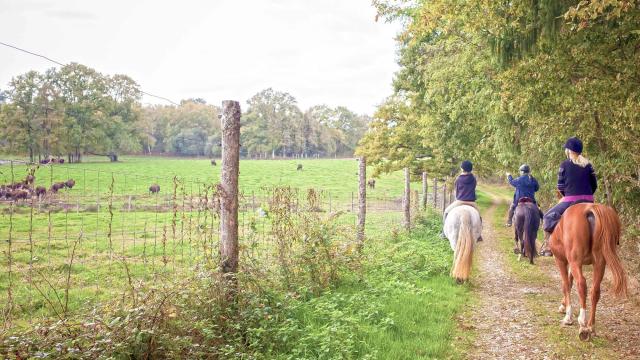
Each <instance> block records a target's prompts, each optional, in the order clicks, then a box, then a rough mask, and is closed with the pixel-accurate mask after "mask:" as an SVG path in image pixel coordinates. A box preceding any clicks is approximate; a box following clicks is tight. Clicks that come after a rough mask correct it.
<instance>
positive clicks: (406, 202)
mask: <svg viewBox="0 0 640 360" xmlns="http://www.w3.org/2000/svg"><path fill="white" fill-rule="evenodd" d="M402 208H403V210H404V228H405V229H406V230H410V229H411V181H410V174H409V168H408V167H406V168H404V199H403V201H402Z"/></svg>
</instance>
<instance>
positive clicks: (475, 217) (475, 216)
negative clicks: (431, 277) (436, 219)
mask: <svg viewBox="0 0 640 360" xmlns="http://www.w3.org/2000/svg"><path fill="white" fill-rule="evenodd" d="M444 234H445V236H446V237H447V239H449V243H450V244H451V249H452V250H453V267H452V268H451V276H452V277H454V278H455V279H456V281H458V282H464V281H466V280H467V279H468V278H469V273H470V272H471V262H472V259H473V248H474V245H475V242H476V240H477V239H478V238H480V236H481V234H482V220H481V219H480V213H479V212H478V210H476V209H475V208H473V207H472V206H469V205H461V206H458V207H455V208H453V209H451V211H449V213H448V214H447V218H446V219H445V221H444Z"/></svg>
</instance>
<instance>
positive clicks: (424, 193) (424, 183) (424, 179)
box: [422, 171, 427, 210]
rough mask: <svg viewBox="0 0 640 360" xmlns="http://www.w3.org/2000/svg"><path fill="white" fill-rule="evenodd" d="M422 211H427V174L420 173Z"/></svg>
mask: <svg viewBox="0 0 640 360" xmlns="http://www.w3.org/2000/svg"><path fill="white" fill-rule="evenodd" d="M422 209H424V210H427V172H426V171H423V172H422Z"/></svg>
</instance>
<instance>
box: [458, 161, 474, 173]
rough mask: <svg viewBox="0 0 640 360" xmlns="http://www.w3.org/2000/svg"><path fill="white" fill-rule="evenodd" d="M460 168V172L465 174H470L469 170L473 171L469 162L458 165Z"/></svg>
mask: <svg viewBox="0 0 640 360" xmlns="http://www.w3.org/2000/svg"><path fill="white" fill-rule="evenodd" d="M460 168H462V170H464V171H466V172H470V171H471V170H473V164H472V163H471V161H469V160H465V161H463V162H462V164H461V165H460Z"/></svg>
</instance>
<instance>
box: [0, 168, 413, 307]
mask: <svg viewBox="0 0 640 360" xmlns="http://www.w3.org/2000/svg"><path fill="white" fill-rule="evenodd" d="M0 158H2V157H1V156H0ZM86 160H87V162H86V163H81V164H64V165H61V164H59V165H52V166H43V167H40V168H38V169H37V170H36V173H35V175H36V184H35V185H42V186H46V187H49V186H50V185H51V183H53V182H58V181H65V180H66V179H69V178H73V179H75V180H76V185H75V187H74V188H73V189H71V190H63V191H61V192H60V193H58V194H56V195H53V196H51V195H49V196H48V197H47V198H45V199H32V200H28V201H26V202H19V203H17V204H11V203H10V202H7V201H4V202H0V238H2V239H6V240H9V239H11V241H10V242H9V241H4V242H3V244H2V251H3V257H2V262H1V264H2V270H3V271H2V272H0V301H2V302H3V303H5V302H6V301H7V299H8V296H9V289H11V296H12V299H13V302H14V303H15V304H17V305H18V306H16V307H15V308H14V309H13V311H14V312H15V315H16V316H15V317H16V318H18V319H21V318H23V317H24V318H25V319H26V318H28V319H32V318H39V317H47V316H51V315H52V314H53V311H52V308H56V309H57V311H58V312H60V311H62V308H63V303H65V302H66V298H67V297H68V304H67V305H66V306H65V307H68V310H69V311H70V312H74V311H75V312H82V311H85V310H87V309H88V308H89V307H90V306H92V304H95V303H96V302H99V301H101V300H108V299H111V298H113V297H117V296H121V297H124V296H125V295H126V292H127V291H128V288H129V287H130V286H131V284H130V283H129V279H133V281H134V282H138V281H147V282H148V281H162V279H169V278H179V277H180V276H182V275H183V274H185V273H189V272H192V271H193V269H194V266H197V265H198V264H199V263H200V262H201V261H202V260H203V259H206V258H207V257H209V258H214V257H216V254H217V247H218V243H217V241H218V234H217V229H218V226H219V223H218V218H217V215H216V214H215V209H213V203H212V196H211V194H212V189H211V188H207V187H206V185H205V184H206V183H210V184H212V183H215V182H217V179H218V178H219V171H220V167H219V166H218V167H212V166H211V164H210V162H209V160H203V159H176V158H148V157H122V158H121V160H122V161H121V162H118V163H110V162H106V161H100V160H103V158H93V157H90V158H87V159H86ZM298 163H301V164H303V170H302V171H297V170H296V167H297V164H298ZM240 164H241V170H240V171H241V176H240V188H241V190H242V191H243V192H244V195H245V196H244V197H242V198H241V208H240V214H239V221H240V237H241V240H240V242H241V257H244V256H247V254H248V253H249V252H251V253H252V256H253V255H255V254H258V256H259V257H261V258H262V259H263V260H265V259H266V260H268V259H269V258H270V257H275V255H274V254H273V251H274V248H273V245H272V244H273V239H272V236H271V234H270V233H271V222H270V219H269V216H268V215H267V216H261V214H259V213H258V211H257V210H256V209H257V208H262V209H264V210H266V211H268V209H269V201H270V196H271V195H270V194H271V190H270V188H272V187H275V186H291V187H295V188H298V189H299V190H300V191H299V193H298V194H297V195H295V196H296V199H295V202H296V206H298V203H299V204H300V206H301V207H303V206H304V202H305V191H306V189H308V188H314V189H318V190H320V191H321V195H320V199H321V204H320V209H319V210H320V211H322V212H323V213H326V214H329V213H336V212H341V213H342V215H341V216H339V217H338V218H337V220H336V221H337V222H339V223H340V224H343V225H346V226H353V225H354V224H355V220H356V216H355V214H354V213H353V212H352V211H351V210H352V209H354V210H355V209H357V204H355V208H354V207H352V196H353V197H354V198H357V175H356V172H357V166H358V163H357V161H355V160H354V159H346V160H345V159H340V160H277V161H252V160H248V161H244V160H243V161H241V163H240ZM27 171H28V168H27V167H26V166H24V165H15V166H13V167H11V166H9V165H6V164H5V165H2V166H0V183H5V184H6V183H10V182H11V180H12V179H13V180H14V181H18V180H20V179H22V178H23V177H24V176H25V175H26V174H27ZM174 176H175V177H178V178H179V179H178V180H174ZM151 183H158V184H160V186H161V192H160V194H159V195H153V194H149V193H148V192H147V188H148V186H149V184H151ZM403 186H404V182H403V175H402V173H401V172H396V173H393V174H388V175H383V176H381V177H380V178H379V179H377V182H376V188H375V189H369V190H368V196H367V197H368V201H369V211H368V222H367V223H368V225H367V233H368V234H382V233H384V234H388V233H389V232H390V231H391V230H392V229H394V228H399V227H400V224H401V223H402V215H401V213H400V203H401V200H400V199H401V197H402V190H403ZM412 186H413V187H415V188H418V187H420V184H419V183H414V184H412ZM354 201H355V202H357V199H354ZM9 256H10V258H9ZM9 260H10V261H9ZM9 262H11V273H10V272H9V271H8V270H9ZM67 284H69V286H68V288H69V292H68V294H67V293H66V292H65V289H66V288H67ZM51 304H53V305H51Z"/></svg>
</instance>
